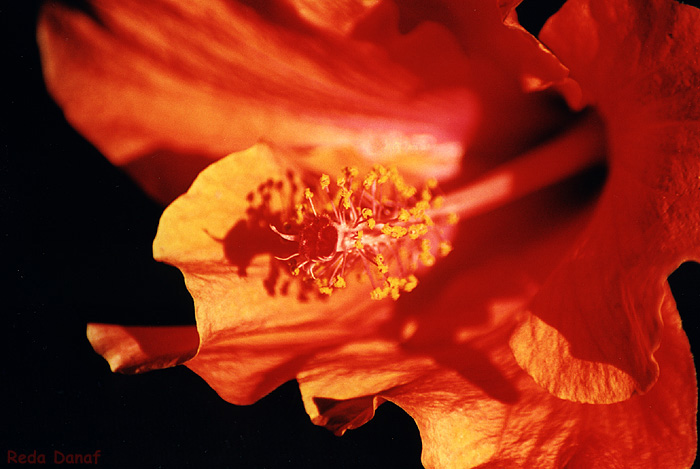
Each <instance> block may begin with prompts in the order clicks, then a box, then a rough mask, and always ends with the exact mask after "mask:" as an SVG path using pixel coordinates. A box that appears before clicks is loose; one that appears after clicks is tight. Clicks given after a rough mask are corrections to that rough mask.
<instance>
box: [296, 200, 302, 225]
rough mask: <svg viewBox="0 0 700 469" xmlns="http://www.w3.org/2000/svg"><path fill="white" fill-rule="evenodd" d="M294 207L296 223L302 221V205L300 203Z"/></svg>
mask: <svg viewBox="0 0 700 469" xmlns="http://www.w3.org/2000/svg"><path fill="white" fill-rule="evenodd" d="M294 208H295V211H296V215H297V223H301V222H302V221H304V206H303V205H302V204H297V205H296V207H294Z"/></svg>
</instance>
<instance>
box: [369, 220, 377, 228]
mask: <svg viewBox="0 0 700 469" xmlns="http://www.w3.org/2000/svg"><path fill="white" fill-rule="evenodd" d="M376 224H377V222H376V221H374V218H370V219H369V220H367V226H368V227H369V229H370V230H373V229H374V225H376Z"/></svg>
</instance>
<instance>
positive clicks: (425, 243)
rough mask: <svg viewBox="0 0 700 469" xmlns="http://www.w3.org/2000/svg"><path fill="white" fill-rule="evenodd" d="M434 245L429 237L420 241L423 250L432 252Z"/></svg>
mask: <svg viewBox="0 0 700 469" xmlns="http://www.w3.org/2000/svg"><path fill="white" fill-rule="evenodd" d="M431 247H432V244H431V243H430V240H429V239H425V238H424V239H422V240H421V242H420V250H421V251H422V252H430V248H431Z"/></svg>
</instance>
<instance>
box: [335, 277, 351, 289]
mask: <svg viewBox="0 0 700 469" xmlns="http://www.w3.org/2000/svg"><path fill="white" fill-rule="evenodd" d="M333 286H334V287H335V288H345V287H347V286H348V284H347V283H345V279H344V278H343V277H340V276H338V277H336V278H335V283H334V284H333Z"/></svg>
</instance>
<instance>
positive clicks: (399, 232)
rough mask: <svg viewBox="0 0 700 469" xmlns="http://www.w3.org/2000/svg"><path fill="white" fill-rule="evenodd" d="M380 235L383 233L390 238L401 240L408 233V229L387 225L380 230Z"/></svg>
mask: <svg viewBox="0 0 700 469" xmlns="http://www.w3.org/2000/svg"><path fill="white" fill-rule="evenodd" d="M382 233H384V234H385V235H387V236H391V237H392V238H396V239H398V238H402V237H404V236H406V233H408V229H406V228H404V227H403V226H389V225H384V227H383V228H382Z"/></svg>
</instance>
